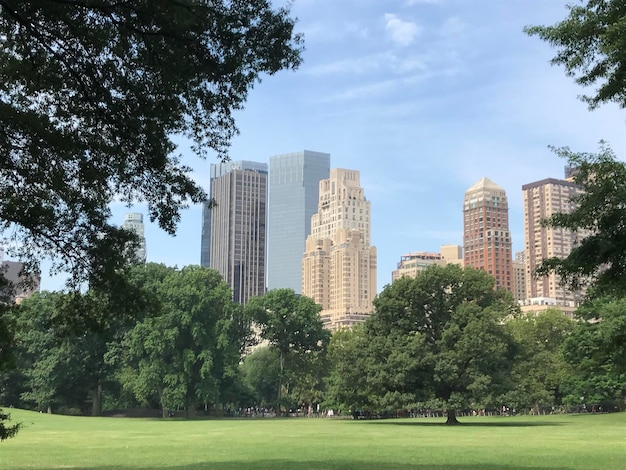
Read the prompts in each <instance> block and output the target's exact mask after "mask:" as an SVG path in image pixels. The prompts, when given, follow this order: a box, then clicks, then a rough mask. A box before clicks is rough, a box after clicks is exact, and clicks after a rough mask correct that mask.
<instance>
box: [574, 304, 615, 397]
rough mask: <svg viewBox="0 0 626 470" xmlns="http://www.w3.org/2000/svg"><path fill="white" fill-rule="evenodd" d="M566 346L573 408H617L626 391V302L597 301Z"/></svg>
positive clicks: (584, 310) (588, 305)
mask: <svg viewBox="0 0 626 470" xmlns="http://www.w3.org/2000/svg"><path fill="white" fill-rule="evenodd" d="M580 314H581V316H582V318H583V319H587V320H591V321H581V322H579V323H578V324H577V325H576V328H575V329H574V331H573V333H572V335H571V336H570V337H569V338H568V339H567V340H566V342H565V345H564V356H565V359H566V360H567V361H568V362H569V363H570V364H571V365H572V370H573V371H572V374H571V375H570V376H568V377H567V380H566V382H567V385H568V388H569V393H568V396H566V397H565V400H566V401H567V402H568V403H569V404H581V402H582V403H592V404H594V403H595V404H615V403H617V402H618V401H619V399H620V396H621V395H622V394H623V390H625V389H626V299H625V298H620V299H611V298H604V299H596V300H594V301H593V302H589V303H588V304H587V305H586V306H585V307H584V308H583V309H581V310H580Z"/></svg>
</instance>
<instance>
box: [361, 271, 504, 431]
mask: <svg viewBox="0 0 626 470" xmlns="http://www.w3.org/2000/svg"><path fill="white" fill-rule="evenodd" d="M374 305H375V308H376V310H375V313H374V314H373V315H372V316H371V317H370V318H369V319H368V321H367V322H366V335H367V343H368V344H369V345H370V348H372V349H371V351H370V354H375V360H370V362H369V363H368V367H370V368H371V370H368V371H367V374H368V376H369V377H372V379H371V380H370V381H371V382H373V383H375V384H376V385H377V386H378V387H384V388H386V389H387V393H388V394H390V396H395V397H398V398H400V399H401V401H404V406H407V405H411V404H412V403H418V402H420V401H421V402H423V400H428V399H430V398H436V399H438V400H441V401H442V402H443V403H444V404H445V406H446V408H447V410H448V422H449V423H450V424H453V423H456V417H455V410H458V409H462V408H464V407H467V406H470V405H473V406H481V405H482V406H485V405H486V404H491V403H493V402H494V401H495V399H496V397H497V395H498V392H499V391H503V390H504V385H505V384H507V383H508V371H509V368H510V359H511V358H512V353H513V342H512V339H511V337H510V336H509V335H508V334H507V332H506V331H505V329H504V328H503V326H502V321H503V319H504V318H505V317H506V316H507V315H509V314H510V313H511V312H512V311H513V310H514V309H513V307H512V305H513V301H512V299H511V297H510V295H509V294H508V293H507V292H506V291H503V290H494V279H493V277H491V276H490V275H489V274H487V273H486V272H484V271H479V270H474V269H471V268H468V269H462V268H460V267H458V266H455V265H448V266H445V267H439V266H433V267H430V268H428V269H426V270H424V271H423V272H422V273H421V274H420V275H419V276H417V277H416V278H415V279H412V278H408V277H404V278H401V279H399V280H397V281H395V282H394V283H393V284H391V285H390V286H387V287H386V288H385V289H384V290H383V292H382V293H381V294H380V295H379V297H378V298H377V299H376V300H375V302H374ZM400 404H401V403H397V405H400Z"/></svg>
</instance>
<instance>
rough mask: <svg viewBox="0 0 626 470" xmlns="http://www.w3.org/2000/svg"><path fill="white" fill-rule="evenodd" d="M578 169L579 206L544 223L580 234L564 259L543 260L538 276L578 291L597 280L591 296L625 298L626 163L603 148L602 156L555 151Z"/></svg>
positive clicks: (563, 150) (564, 149) (577, 202)
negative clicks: (551, 275) (550, 277)
mask: <svg viewBox="0 0 626 470" xmlns="http://www.w3.org/2000/svg"><path fill="white" fill-rule="evenodd" d="M554 151H555V152H556V154H557V155H559V156H560V157H562V158H565V159H566V160H567V162H568V164H569V165H570V166H571V167H573V168H575V169H576V174H575V176H574V180H575V182H576V183H577V184H579V185H580V186H581V187H582V188H583V190H584V191H583V192H582V193H581V194H580V195H578V196H575V197H574V202H575V203H576V208H575V209H574V210H573V211H572V212H570V213H557V214H554V215H553V216H552V217H551V218H549V219H548V220H547V221H545V223H547V224H548V225H550V226H552V227H557V228H565V229H568V230H571V231H574V232H578V233H579V234H580V237H579V238H580V239H579V240H578V243H577V245H576V246H574V248H573V249H572V251H571V252H570V254H569V255H568V256H567V257H566V258H550V259H546V260H544V261H543V263H542V264H541V266H540V267H539V269H538V270H537V273H538V274H539V275H541V274H547V273H549V272H551V271H555V272H556V273H557V274H558V275H559V276H560V277H561V279H562V281H563V282H564V283H567V284H569V285H570V287H571V288H572V289H574V290H576V289H578V288H579V287H580V286H581V285H585V284H587V283H588V282H589V281H590V280H592V281H593V290H592V291H591V292H590V294H591V295H592V296H597V297H600V296H603V295H605V294H609V295H625V294H626V283H625V282H624V279H626V165H625V164H624V162H620V161H618V160H617V159H616V157H615V154H614V153H613V151H612V150H611V149H610V148H609V147H608V146H607V145H605V144H602V145H601V148H600V152H599V153H597V154H593V153H576V152H572V151H571V150H569V149H568V148H558V149H554Z"/></svg>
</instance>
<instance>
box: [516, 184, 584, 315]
mask: <svg viewBox="0 0 626 470" xmlns="http://www.w3.org/2000/svg"><path fill="white" fill-rule="evenodd" d="M581 191H582V189H581V188H580V186H578V185H576V184H575V183H574V182H572V181H567V180H559V179H555V178H547V179H544V180H541V181H536V182H534V183H529V184H525V185H523V186H522V194H523V198H524V199H523V204H524V240H525V241H524V243H525V246H524V255H525V270H526V297H527V298H528V299H532V298H537V297H547V298H550V299H554V300H555V301H556V303H557V304H559V305H571V306H576V304H577V303H578V302H579V301H580V300H581V298H582V296H583V292H582V291H580V292H571V291H569V290H568V289H566V288H565V287H564V286H562V285H560V282H559V281H560V278H559V276H557V275H556V274H555V273H551V274H549V275H548V276H543V277H539V278H538V277H536V276H534V272H535V270H536V269H537V267H538V266H539V265H540V264H541V262H542V261H543V260H544V259H545V258H553V257H556V258H565V257H567V255H569V253H570V251H572V248H573V247H574V245H575V243H576V240H577V234H576V233H574V232H571V231H569V230H566V229H562V228H553V227H546V226H543V225H541V221H542V220H543V219H546V218H548V217H550V216H551V215H552V214H555V213H557V212H564V213H568V212H571V211H572V210H573V209H574V208H575V204H574V202H572V198H573V197H574V196H576V195H578V194H580V193H581ZM579 235H580V234H579Z"/></svg>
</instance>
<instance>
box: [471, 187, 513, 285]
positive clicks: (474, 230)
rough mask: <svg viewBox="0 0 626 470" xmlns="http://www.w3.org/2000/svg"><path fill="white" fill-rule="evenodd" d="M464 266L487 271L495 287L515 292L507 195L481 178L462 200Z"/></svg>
mask: <svg viewBox="0 0 626 470" xmlns="http://www.w3.org/2000/svg"><path fill="white" fill-rule="evenodd" d="M463 228H464V229H463V247H464V249H465V256H464V260H465V266H466V267H472V268H476V269H484V270H485V271H487V272H488V273H489V274H491V275H492V276H493V277H495V279H496V287H501V288H504V289H507V290H509V291H511V292H512V291H513V273H512V269H511V265H512V262H513V259H512V253H511V232H509V203H508V199H507V197H506V192H505V191H504V189H502V188H501V187H500V186H498V185H497V184H496V183H494V182H493V181H491V180H490V179H489V178H482V179H480V181H478V182H477V183H476V184H475V185H473V186H472V187H471V188H469V189H468V190H467V191H466V192H465V199H464V201H463Z"/></svg>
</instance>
